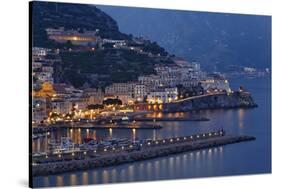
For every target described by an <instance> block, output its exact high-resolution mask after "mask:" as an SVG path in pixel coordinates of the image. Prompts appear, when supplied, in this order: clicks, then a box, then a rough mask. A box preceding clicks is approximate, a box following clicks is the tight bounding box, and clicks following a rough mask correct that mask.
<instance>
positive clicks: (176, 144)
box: [32, 134, 255, 176]
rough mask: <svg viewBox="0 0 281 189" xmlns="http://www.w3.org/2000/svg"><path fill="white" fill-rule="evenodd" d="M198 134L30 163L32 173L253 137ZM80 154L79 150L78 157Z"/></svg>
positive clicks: (74, 168)
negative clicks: (132, 147)
mask: <svg viewBox="0 0 281 189" xmlns="http://www.w3.org/2000/svg"><path fill="white" fill-rule="evenodd" d="M197 136H199V135H197ZM202 136H204V137H202ZM195 137H196V136H195ZM200 137H202V139H197V140H188V139H187V137H180V138H170V139H165V140H164V139H161V140H158V141H154V142H155V143H153V144H157V145H153V144H149V145H150V146H149V147H144V148H142V149H141V150H131V151H129V150H125V151H120V152H112V153H105V154H102V153H101V155H99V156H90V155H87V156H86V157H84V158H83V159H79V158H78V159H77V158H76V159H68V160H61V161H54V162H47V163H34V164H33V165H32V174H33V176H40V175H50V174H57V173H63V172H69V171H78V170H86V169H93V168H97V167H105V166H112V165H118V164H122V163H129V162H134V161H140V160H145V159H150V158H156V157H161V156H167V155H170V154H176V153H182V152H187V151H193V150H199V149H203V148H211V147H215V146H221V145H227V144H232V143H238V142H245V141H250V140H255V137H251V136H231V135H224V134H223V135H219V136H215V137H210V138H209V137H205V135H204V134H203V135H200ZM164 141H165V142H164ZM171 141H173V142H171ZM161 142H163V144H159V143H161ZM164 143H165V144H164ZM88 154H89V153H88ZM81 156H82V153H81V155H80V157H81Z"/></svg>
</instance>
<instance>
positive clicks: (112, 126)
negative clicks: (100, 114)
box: [51, 124, 162, 129]
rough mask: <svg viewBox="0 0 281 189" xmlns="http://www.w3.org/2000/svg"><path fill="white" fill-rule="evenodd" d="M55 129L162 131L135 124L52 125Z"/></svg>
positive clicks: (147, 125)
mask: <svg viewBox="0 0 281 189" xmlns="http://www.w3.org/2000/svg"><path fill="white" fill-rule="evenodd" d="M51 127H53V128H70V129H161V128H162V126H161V125H154V124H143V125H135V124H116V125H115V124H104V125H96V124H75V125H71V124H64V125H52V126H51Z"/></svg>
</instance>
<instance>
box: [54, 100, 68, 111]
mask: <svg viewBox="0 0 281 189" xmlns="http://www.w3.org/2000/svg"><path fill="white" fill-rule="evenodd" d="M71 109H72V102H69V101H63V100H56V101H53V102H52V111H53V112H57V113H60V114H67V113H69V112H71Z"/></svg>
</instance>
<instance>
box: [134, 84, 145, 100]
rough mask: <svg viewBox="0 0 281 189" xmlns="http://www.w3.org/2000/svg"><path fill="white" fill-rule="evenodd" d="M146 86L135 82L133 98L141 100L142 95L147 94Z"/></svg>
mask: <svg viewBox="0 0 281 189" xmlns="http://www.w3.org/2000/svg"><path fill="white" fill-rule="evenodd" d="M147 92H148V90H147V87H146V85H143V84H137V85H136V86H135V88H134V98H135V99H136V100H137V101H139V102H141V101H143V99H144V97H145V96H146V95H147Z"/></svg>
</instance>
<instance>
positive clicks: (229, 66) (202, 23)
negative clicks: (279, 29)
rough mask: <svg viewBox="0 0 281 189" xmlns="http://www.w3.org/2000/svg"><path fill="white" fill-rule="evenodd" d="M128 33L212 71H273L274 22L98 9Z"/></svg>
mask: <svg viewBox="0 0 281 189" xmlns="http://www.w3.org/2000/svg"><path fill="white" fill-rule="evenodd" d="M98 8H100V9H101V10H103V11H104V12H106V13H107V14H109V15H110V16H112V18H114V19H115V20H116V21H117V23H118V25H119V28H120V30H121V31H122V32H125V33H131V34H133V35H136V36H147V37H148V38H150V39H152V40H154V41H157V43H158V44H160V45H161V46H163V47H164V48H165V49H167V50H168V52H170V53H172V54H175V55H177V56H182V57H185V58H187V59H188V60H195V61H198V62H199V63H200V64H201V65H202V67H203V68H205V69H208V70H212V71H213V70H218V71H231V70H233V69H237V68H239V67H241V66H249V67H256V68H262V69H264V68H267V67H269V68H270V67H271V17H269V16H257V15H242V14H223V13H209V12H193V11H177V10H161V9H147V8H130V7H113V6H98Z"/></svg>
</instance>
